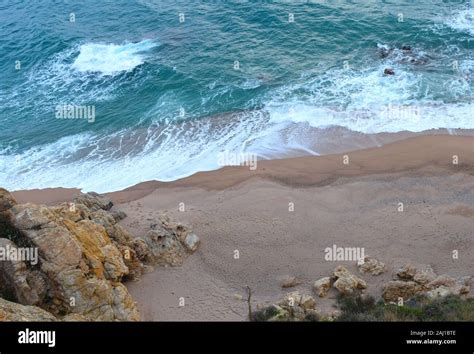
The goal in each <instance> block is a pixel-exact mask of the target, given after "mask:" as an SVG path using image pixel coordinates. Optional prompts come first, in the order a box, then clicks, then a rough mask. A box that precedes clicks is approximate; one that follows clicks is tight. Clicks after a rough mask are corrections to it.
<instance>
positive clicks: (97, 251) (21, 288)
mask: <svg viewBox="0 0 474 354" xmlns="http://www.w3.org/2000/svg"><path fill="white" fill-rule="evenodd" d="M112 205H113V204H112V202H111V201H110V200H109V199H108V198H106V197H104V196H101V195H98V194H96V193H87V194H82V195H80V196H78V197H77V198H75V199H74V202H73V203H62V204H59V205H57V206H54V207H48V206H45V205H36V204H33V203H25V204H17V203H16V201H15V200H14V198H13V197H12V196H11V195H10V194H9V193H8V192H7V191H6V190H4V189H0V246H1V245H2V244H5V245H6V244H8V245H10V246H11V247H33V248H35V249H37V250H38V254H39V262H38V264H37V265H34V266H29V265H27V264H25V263H24V262H22V261H18V262H17V261H14V262H1V263H0V281H1V284H0V295H2V294H6V295H7V296H8V298H9V299H10V298H11V299H12V300H14V301H17V302H20V303H22V304H27V305H29V304H36V305H38V306H41V308H43V309H45V310H47V311H49V312H50V313H51V314H52V315H53V316H54V315H56V316H61V317H62V318H63V319H64V320H67V321H69V320H71V321H72V320H83V319H87V320H94V321H113V320H120V321H135V320H139V313H138V310H137V308H136V305H135V303H134V302H133V300H132V298H131V296H130V294H129V293H128V291H127V289H126V287H125V286H123V284H121V283H120V281H122V280H123V279H125V278H126V279H136V278H138V277H139V276H140V275H141V274H142V273H143V272H145V271H150V269H152V267H151V266H150V265H144V263H148V264H155V263H157V264H169V265H179V264H181V263H182V261H183V259H184V257H185V256H186V254H187V250H188V252H189V253H192V252H194V251H195V250H196V249H197V247H198V245H199V238H198V237H197V236H196V235H195V234H193V233H192V231H191V230H190V228H189V227H187V226H184V225H182V224H179V223H173V222H171V221H170V220H169V218H167V217H163V218H160V221H162V222H161V224H160V225H156V226H157V227H155V229H154V230H152V231H150V232H149V233H147V234H146V235H145V236H143V237H142V238H134V237H133V236H132V235H131V234H130V233H129V232H128V231H127V230H125V229H124V228H123V227H122V226H120V225H119V224H117V222H118V221H119V220H121V219H123V218H124V217H125V216H126V215H125V213H123V212H120V211H115V210H114V211H111V210H110V209H111V208H112ZM165 226H166V227H165ZM2 237H4V238H2ZM38 320H40V319H38Z"/></svg>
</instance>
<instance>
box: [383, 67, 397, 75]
mask: <svg viewBox="0 0 474 354" xmlns="http://www.w3.org/2000/svg"><path fill="white" fill-rule="evenodd" d="M383 73H384V75H395V71H394V70H393V69H391V68H386V69H385V70H384V71H383Z"/></svg>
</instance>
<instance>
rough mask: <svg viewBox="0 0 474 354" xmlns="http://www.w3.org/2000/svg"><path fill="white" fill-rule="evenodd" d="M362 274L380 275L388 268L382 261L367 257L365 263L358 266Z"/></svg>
mask: <svg viewBox="0 0 474 354" xmlns="http://www.w3.org/2000/svg"><path fill="white" fill-rule="evenodd" d="M358 266H359V272H360V273H370V274H372V275H380V274H382V273H384V272H385V271H386V266H385V264H384V263H382V262H381V261H379V260H377V259H375V258H371V257H365V258H364V261H363V262H362V263H361V264H359V265H358Z"/></svg>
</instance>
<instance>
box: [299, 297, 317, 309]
mask: <svg viewBox="0 0 474 354" xmlns="http://www.w3.org/2000/svg"><path fill="white" fill-rule="evenodd" d="M298 305H299V306H300V307H301V308H303V309H305V310H314V309H315V308H316V300H315V299H314V298H313V297H312V296H310V295H303V296H301V300H300V303H299V304H298Z"/></svg>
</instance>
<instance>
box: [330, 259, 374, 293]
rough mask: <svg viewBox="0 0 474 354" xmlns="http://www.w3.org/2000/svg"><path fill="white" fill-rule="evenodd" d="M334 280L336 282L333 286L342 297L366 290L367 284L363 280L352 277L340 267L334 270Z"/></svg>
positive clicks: (344, 268)
mask: <svg viewBox="0 0 474 354" xmlns="http://www.w3.org/2000/svg"><path fill="white" fill-rule="evenodd" d="M334 278H336V281H335V282H334V284H333V286H334V287H335V288H336V289H337V290H338V291H339V292H340V293H341V294H344V295H347V294H352V293H353V292H354V291H356V290H362V289H366V288H367V283H366V282H365V281H364V280H362V279H360V278H358V277H356V276H355V275H353V274H352V273H351V272H349V271H348V270H347V269H346V267H344V266H342V265H339V266H337V267H336V269H335V270H334Z"/></svg>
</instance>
